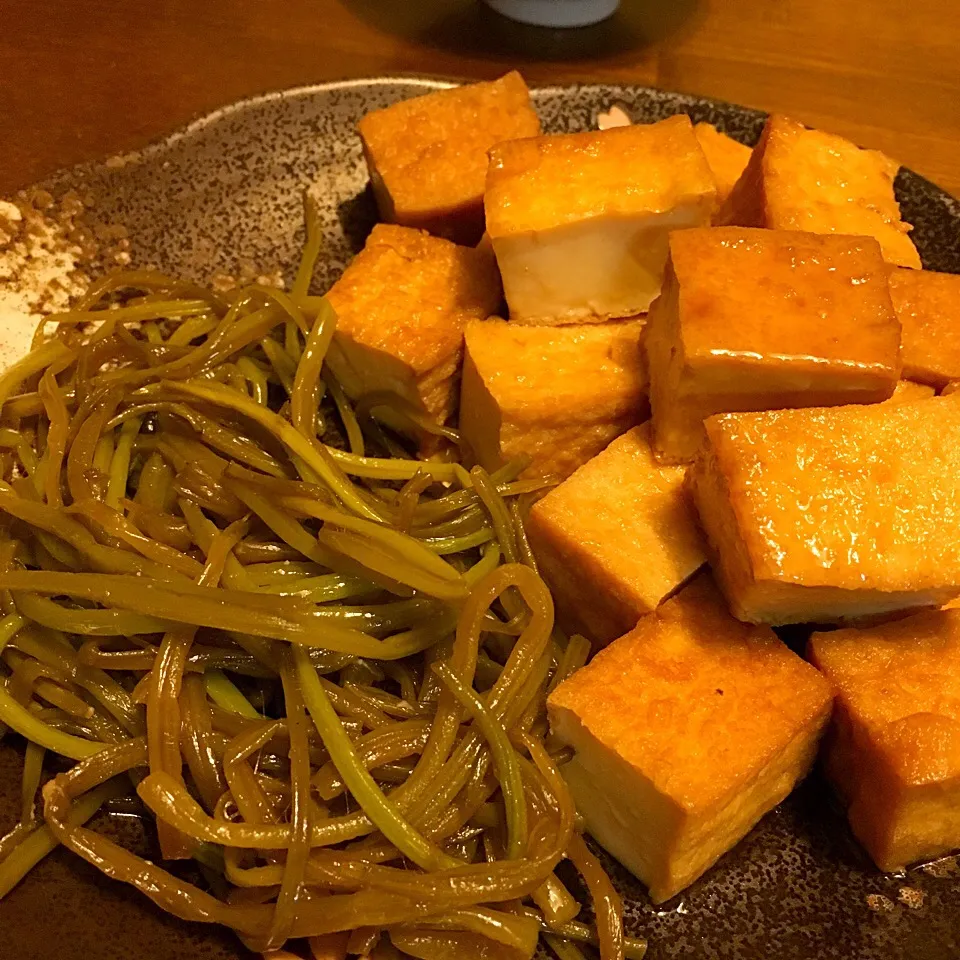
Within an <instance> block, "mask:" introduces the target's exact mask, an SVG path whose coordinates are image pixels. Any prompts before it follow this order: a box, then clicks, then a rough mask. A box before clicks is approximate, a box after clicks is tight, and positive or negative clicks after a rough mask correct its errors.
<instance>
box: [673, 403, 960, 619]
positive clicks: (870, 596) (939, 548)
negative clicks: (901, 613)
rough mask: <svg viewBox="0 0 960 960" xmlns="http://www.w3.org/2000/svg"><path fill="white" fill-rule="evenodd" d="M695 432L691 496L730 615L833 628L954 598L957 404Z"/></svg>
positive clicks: (959, 465) (957, 587)
mask: <svg viewBox="0 0 960 960" xmlns="http://www.w3.org/2000/svg"><path fill="white" fill-rule="evenodd" d="M705 426H706V437H707V442H706V445H705V447H704V449H703V450H701V452H700V454H699V456H698V458H697V461H696V463H695V464H694V466H693V468H692V470H691V472H690V477H691V482H692V486H693V494H694V500H695V502H696V505H697V509H698V511H699V514H700V522H701V524H702V526H703V528H704V530H705V531H706V534H707V538H708V540H709V543H710V547H711V554H712V556H713V557H714V558H715V561H716V562H715V563H714V566H713V569H714V573H715V575H716V576H717V578H718V581H719V583H720V584H721V586H722V588H723V590H724V593H725V594H726V595H727V599H728V600H729V602H730V605H731V610H732V611H733V613H734V614H735V616H737V617H739V618H740V619H741V620H747V621H751V622H754V623H770V624H784V623H838V622H842V621H845V620H856V619H863V618H867V617H875V616H877V615H880V614H886V613H889V612H891V611H896V610H908V609H911V608H915V607H927V606H940V605H942V604H944V603H946V602H947V601H948V600H950V599H951V598H952V597H954V596H956V595H957V594H960V397H933V398H931V399H929V400H919V401H917V402H915V403H899V404H886V403H884V404H872V405H870V406H849V407H831V408H825V407H824V408H815V409H809V410H772V411H768V412H766V413H729V414H723V415H720V416H716V417H711V418H710V419H709V420H707V421H706V424H705Z"/></svg>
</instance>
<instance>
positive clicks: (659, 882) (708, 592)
mask: <svg viewBox="0 0 960 960" xmlns="http://www.w3.org/2000/svg"><path fill="white" fill-rule="evenodd" d="M831 698H832V693H831V690H830V686H829V684H828V683H827V682H826V681H825V680H824V679H823V677H822V676H821V675H820V674H819V673H818V672H817V671H816V670H815V669H814V668H813V667H811V666H810V665H809V664H808V663H806V662H805V661H803V660H802V659H801V658H800V657H798V656H797V655H796V654H795V653H793V652H792V651H791V650H790V649H789V648H788V647H787V646H786V645H785V644H784V643H783V642H782V641H781V640H779V639H778V638H777V636H776V634H775V633H774V632H773V631H772V630H770V629H769V628H767V627H756V626H748V625H746V624H743V623H740V622H739V621H737V620H735V619H734V618H733V617H731V616H730V614H729V613H728V612H727V609H726V606H725V604H724V602H723V599H722V598H721V597H720V596H719V594H718V593H717V591H716V588H715V587H713V585H712V583H711V581H710V579H709V577H705V576H704V577H699V578H697V580H695V581H694V582H693V583H692V584H690V586H688V587H686V588H685V589H684V590H682V591H681V592H680V593H679V594H678V595H677V596H676V597H675V598H674V599H672V600H670V601H668V602H667V603H665V604H664V605H663V606H662V607H661V608H660V610H659V611H657V613H655V614H652V615H651V616H649V617H644V618H643V619H642V620H641V621H640V622H639V623H638V624H637V626H636V628H635V629H634V630H632V631H631V632H630V633H628V634H627V635H626V636H624V637H621V638H620V639H619V640H615V641H614V642H613V643H611V644H610V646H608V647H606V649H604V650H601V651H600V652H599V653H598V654H597V655H596V656H595V657H594V658H593V660H592V661H591V662H590V663H589V664H587V666H586V667H584V668H583V669H581V670H578V671H577V672H576V673H575V674H574V675H573V676H572V677H570V678H569V679H567V680H565V681H564V682H563V683H561V684H560V685H559V686H558V687H557V688H556V690H554V691H553V693H552V694H551V695H550V697H549V699H548V701H547V711H548V714H549V718H550V725H551V728H552V730H553V733H554V734H555V735H556V736H557V737H559V738H560V740H562V741H563V742H565V743H567V744H569V745H570V746H572V747H573V748H574V750H575V751H576V753H575V756H574V758H573V760H571V761H570V762H569V763H568V764H566V765H565V766H564V767H563V773H564V777H565V779H566V780H567V783H568V784H569V785H570V788H571V791H572V792H573V796H574V800H575V801H576V804H577V809H578V810H579V811H580V813H581V815H582V816H583V818H584V821H585V822H586V826H587V829H588V830H589V831H590V833H591V834H592V835H593V836H594V838H595V839H596V840H597V841H598V842H599V843H600V844H601V846H603V847H604V848H605V849H607V850H608V851H609V852H610V853H611V854H613V856H615V857H616V858H617V859H618V860H619V861H620V862H621V863H622V864H623V865H624V866H625V867H627V869H628V870H630V871H631V872H632V873H634V874H635V875H636V876H637V877H639V878H640V879H641V880H642V881H643V882H644V883H645V884H646V885H647V886H648V887H649V889H650V897H651V898H652V899H653V901H654V902H655V903H661V902H662V901H664V900H668V899H669V898H670V897H672V896H674V895H676V894H677V893H679V892H680V891H681V890H683V889H684V888H685V887H687V886H689V885H690V884H691V883H693V881H694V880H696V879H697V878H698V877H699V876H701V875H702V874H703V873H704V872H705V871H706V870H707V869H709V868H710V867H711V866H712V865H713V864H714V863H716V861H717V860H718V859H719V858H720V857H721V856H722V855H723V854H724V853H726V852H727V851H728V850H730V849H731V848H733V847H734V846H735V845H736V844H737V843H738V842H739V841H740V840H741V839H742V838H743V837H744V836H745V835H746V834H747V833H748V832H749V831H750V829H751V828H752V827H753V826H754V825H755V824H756V823H757V821H758V820H760V818H761V817H762V816H763V815H764V814H765V813H767V812H768V811H770V810H772V809H773V808H774V807H775V806H776V805H777V804H778V803H780V802H781V801H782V800H783V799H784V798H785V797H786V796H787V795H788V794H789V793H790V791H791V790H792V789H793V788H794V786H795V785H796V783H797V782H798V781H799V780H801V779H802V778H803V777H804V776H805V775H806V774H807V772H808V770H809V769H810V766H811V764H812V762H813V759H814V755H815V753H816V747H817V741H818V740H819V738H820V735H821V733H822V731H823V728H824V726H825V725H826V722H827V720H828V718H829V714H830V705H831Z"/></svg>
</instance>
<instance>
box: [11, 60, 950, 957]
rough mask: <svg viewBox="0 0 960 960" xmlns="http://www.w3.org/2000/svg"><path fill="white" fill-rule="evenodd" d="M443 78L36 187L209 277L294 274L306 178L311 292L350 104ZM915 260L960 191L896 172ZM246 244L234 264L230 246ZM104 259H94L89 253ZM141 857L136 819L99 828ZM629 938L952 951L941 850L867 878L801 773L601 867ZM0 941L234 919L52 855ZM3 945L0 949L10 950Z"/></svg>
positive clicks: (77, 938)
mask: <svg viewBox="0 0 960 960" xmlns="http://www.w3.org/2000/svg"><path fill="white" fill-rule="evenodd" d="M449 85H450V81H444V80H432V79H425V78H409V77H382V78H375V79H369V80H353V81H347V82H342V83H333V84H325V85H321V86H313V87H302V88H298V89H295V90H287V91H284V92H281V93H275V94H268V95H265V96H260V97H255V98H253V99H249V100H244V101H241V102H240V103H237V104H234V105H232V106H229V107H225V108H223V109H221V110H218V111H216V112H214V113H212V114H210V115H209V116H206V117H204V118H202V119H200V120H197V121H196V122H194V123H192V124H191V125H190V126H189V127H187V128H185V129H184V130H181V131H179V132H177V133H174V134H172V135H171V136H169V137H167V138H166V139H165V140H163V141H161V142H158V143H155V144H153V145H152V146H149V147H147V148H145V149H144V150H141V151H137V152H135V153H131V154H126V155H123V156H119V157H113V158H111V159H110V160H107V161H104V162H103V163H99V164H89V165H85V166H82V167H77V168H75V169H73V170H69V171H66V172H64V173H60V174H57V175H55V176H53V177H51V178H50V179H48V180H46V181H44V182H43V183H41V184H39V185H38V186H40V187H42V188H43V189H45V190H48V191H49V192H51V193H52V194H54V195H55V196H59V195H62V194H63V193H65V192H67V191H69V190H77V191H78V192H79V193H80V194H82V195H84V196H89V198H90V199H91V201H92V203H93V208H94V210H95V211H96V213H97V216H98V218H99V219H101V220H102V221H104V222H107V223H112V224H118V225H121V226H123V227H125V228H126V230H127V233H128V237H129V241H130V247H129V252H130V255H131V258H132V264H133V265H134V266H138V267H145V266H154V267H159V268H161V269H163V270H165V271H167V272H172V273H175V274H181V275H186V276H190V277H193V278H195V279H198V280H210V279H211V278H213V277H215V276H216V275H218V274H226V275H229V276H236V275H238V274H239V273H241V272H244V271H246V272H247V273H250V272H253V274H254V275H256V274H264V275H272V274H276V273H278V272H279V273H280V274H282V275H284V276H285V279H287V280H289V279H290V275H291V269H292V268H293V267H294V266H295V264H296V258H297V255H298V253H299V250H300V247H301V244H302V242H303V229H302V193H303V190H304V188H306V187H311V188H312V189H313V192H314V195H315V196H316V197H317V199H318V200H319V202H320V208H321V213H322V217H323V223H324V226H325V229H326V247H325V251H324V256H323V258H322V260H323V262H322V266H321V267H320V268H319V269H318V271H317V274H316V275H315V277H314V287H315V289H316V290H317V291H318V292H322V291H323V290H324V289H325V288H326V287H327V286H328V285H329V284H330V283H331V282H332V281H333V280H334V279H335V278H336V276H337V275H338V274H339V272H340V270H342V268H343V266H344V265H345V263H346V262H347V261H348V260H349V258H350V256H351V255H352V253H353V252H355V251H356V250H357V249H358V247H359V246H360V245H361V244H362V242H363V238H364V237H365V235H366V233H367V231H368V230H369V229H370V227H371V225H372V224H373V222H374V219H375V213H376V211H375V207H374V203H373V198H372V196H371V194H370V192H369V190H368V189H367V174H366V169H365V167H364V165H363V160H362V156H361V152H360V144H359V142H358V140H357V138H356V136H355V134H354V125H355V123H356V121H357V119H358V118H359V117H360V116H362V114H363V113H365V112H366V111H368V110H371V109H374V108H377V107H382V106H386V105H387V104H389V103H393V102H395V101H397V100H400V99H404V98H406V97H411V96H415V95H417V94H421V93H426V92H428V91H430V90H435V89H440V88H442V87H446V86H449ZM533 96H534V100H535V103H536V106H537V109H538V110H539V112H540V114H541V117H542V119H543V122H544V126H545V128H546V129H547V130H548V131H552V132H563V131H576V130H582V129H587V128H589V127H591V126H594V125H595V120H596V114H597V113H598V111H599V110H601V109H605V108H607V107H609V106H610V105H611V104H613V103H619V104H621V105H623V106H624V107H625V108H626V109H627V111H628V112H629V113H630V114H631V115H632V116H633V118H634V119H635V120H638V121H654V120H659V119H662V118H664V117H666V116H669V115H671V114H675V113H679V112H682V113H687V114H689V115H690V116H691V118H692V119H693V120H694V121H695V122H696V121H701V120H706V121H710V122H712V123H715V124H717V125H718V126H719V127H720V128H721V129H722V130H725V131H726V132H727V133H729V134H731V135H732V136H734V137H736V138H737V139H739V140H742V141H743V142H745V143H753V142H755V140H756V138H757V136H758V135H759V132H760V128H761V126H762V124H763V114H761V113H760V112H758V111H755V110H748V109H746V108H743V107H737V106H733V105H731V104H727V103H721V102H719V101H715V100H708V99H705V98H702V97H694V96H687V95H683V94H675V93H666V92H664V91H660V90H652V89H648V88H644V87H634V86H602V85H592V86H576V87H546V88H542V89H539V90H536V91H535V92H534V94H533ZM896 188H897V196H898V199H899V200H900V203H901V206H902V210H903V214H904V217H905V219H906V220H907V221H909V222H910V223H912V224H914V228H915V229H914V233H913V237H914V239H915V241H916V244H917V247H918V249H919V250H920V254H921V256H922V258H923V262H924V266H925V267H927V268H928V269H934V270H946V271H952V272H957V273H960V202H958V201H957V200H955V199H953V198H951V197H949V196H948V195H947V194H945V193H943V192H942V191H941V190H939V189H938V188H937V187H936V186H935V185H934V184H932V183H930V182H929V181H927V180H924V179H923V178H922V177H920V176H918V175H917V174H915V173H912V172H910V171H907V170H904V171H901V173H900V175H899V176H898V178H897V182H896ZM241 258H242V259H241ZM99 267H100V268H102V267H103V264H102V263H101V264H99ZM8 741H9V738H7V740H4V741H2V742H0V830H6V829H8V828H9V826H11V825H12V823H13V821H14V819H15V817H16V815H17V814H16V811H17V810H18V808H19V781H20V762H21V761H20V753H19V750H18V746H17V744H16V743H11V742H8ZM108 828H109V829H110V830H112V831H115V832H119V833H120V834H121V835H122V836H123V838H124V839H125V841H126V842H128V843H129V844H131V845H132V846H135V847H137V848H139V850H140V851H141V852H144V853H147V852H149V851H150V850H151V849H152V841H151V837H150V836H149V835H147V834H145V833H144V830H143V828H142V826H141V825H140V823H139V821H138V820H137V819H136V818H135V817H126V818H117V817H114V818H113V819H112V822H111V823H110V824H109V825H108ZM606 863H607V866H608V868H609V869H610V872H611V875H612V876H613V878H614V880H615V882H616V884H617V886H618V887H619V889H620V891H621V892H622V894H623V897H624V901H625V906H626V924H627V928H628V931H629V932H630V933H631V934H634V935H638V936H646V937H647V938H649V940H650V944H651V946H650V952H649V957H650V958H651V960H660V958H668V957H684V958H686V957H698V958H704V960H713V958H718V960H719V958H737V960H753V958H756V960H760V958H763V960H767V958H770V957H772V956H776V957H777V958H778V960H787V958H797V960H813V958H816V960H834V958H836V960H947V958H949V957H954V958H955V957H957V956H958V955H960V868H958V866H957V862H956V859H955V858H954V859H949V860H946V861H942V862H941V863H940V864H937V865H932V866H930V867H927V868H919V869H915V870H911V871H909V873H907V874H905V875H899V876H885V875H883V874H880V873H878V872H877V871H876V870H875V869H874V868H873V867H872V866H871V864H870V862H869V861H868V860H867V858H866V856H865V855H864V854H863V853H862V851H861V850H860V849H859V848H858V847H857V845H856V844H855V843H854V841H853V840H852V838H851V837H850V834H849V832H848V830H847V828H846V825H845V822H844V820H843V816H842V813H841V812H840V811H839V810H838V809H837V808H836V806H835V805H834V803H833V801H832V799H831V795H830V793H829V791H828V790H827V788H826V787H825V786H824V785H823V784H822V783H821V782H820V780H819V779H818V777H817V776H816V775H814V776H813V777H811V778H810V780H808V781H807V782H806V783H805V784H804V785H803V786H802V787H801V788H800V789H799V790H798V791H796V792H795V793H794V795H793V796H792V797H790V798H789V799H788V800H787V801H786V802H785V803H783V804H782V805H781V806H780V807H779V808H777V809H776V810H775V811H773V812H772V813H770V814H769V815H768V816H767V817H765V818H764V819H763V821H762V822H761V823H760V824H759V825H758V826H757V827H756V828H755V829H754V830H753V831H752V832H751V833H750V834H749V836H748V837H746V838H745V839H744V840H743V841H742V842H741V843H740V844H739V845H738V846H737V847H736V848H735V849H734V850H732V851H731V852H730V853H728V854H727V855H726V856H725V857H723V858H722V860H721V861H720V862H719V863H718V864H717V865H716V866H715V867H714V868H713V869H712V870H710V871H709V872H708V873H707V875H706V876H705V877H704V878H702V879H701V880H700V881H698V882H697V883H696V884H694V885H693V886H692V887H691V888H690V889H689V890H687V891H686V892H685V893H684V894H682V895H681V896H680V897H679V898H676V899H675V900H673V901H670V902H668V903H666V904H663V905H661V906H659V907H654V906H652V905H651V904H650V902H649V900H648V899H647V897H646V894H645V893H644V890H643V888H642V886H641V885H640V884H639V883H638V882H637V881H636V880H634V879H633V878H632V877H631V876H630V875H629V874H628V873H627V872H626V871H625V870H623V869H622V868H620V867H619V866H618V865H617V864H616V863H615V862H613V861H611V860H609V858H607V859H606ZM0 932H2V938H3V939H2V944H3V946H2V949H0V954H2V955H4V956H11V957H13V956H15V957H16V958H17V960H52V958H54V957H56V958H57V960H129V958H130V957H133V956H136V957H139V958H142V960H174V958H183V957H192V958H197V960H238V958H243V957H249V956H251V955H250V954H247V953H246V952H245V951H243V950H242V948H241V947H240V946H239V944H238V942H237V941H236V940H235V939H234V937H233V936H232V934H230V933H229V932H226V931H220V930H215V929H211V928H207V927H203V926H200V925H192V924H184V923H180V922H179V921H176V920H173V919H171V918H168V917H165V916H163V915H161V913H160V912H159V910H157V909H155V908H154V907H153V905H152V904H151V903H149V902H148V901H147V900H145V899H144V898H142V897H141V896H140V894H138V893H137V892H136V891H134V890H133V889H132V888H129V887H126V886H124V885H122V884H117V883H113V882H112V881H109V880H107V879H105V878H103V877H102V876H100V875H99V874H98V873H97V872H96V871H95V870H93V868H91V867H89V866H87V865H86V864H85V863H83V862H81V861H80V860H79V859H77V858H74V857H72V856H70V855H67V854H66V853H64V852H63V851H59V852H58V853H55V854H54V855H53V856H51V857H50V858H48V860H47V861H45V862H44V863H43V864H41V866H40V867H39V868H38V869H37V870H36V871H35V872H34V873H33V874H32V875H31V876H30V877H28V878H27V880H26V881H25V882H24V883H23V884H21V885H20V887H18V888H17V889H16V890H15V891H13V893H11V894H10V895H9V896H8V897H7V898H6V899H5V900H3V901H0ZM11 951H13V952H11Z"/></svg>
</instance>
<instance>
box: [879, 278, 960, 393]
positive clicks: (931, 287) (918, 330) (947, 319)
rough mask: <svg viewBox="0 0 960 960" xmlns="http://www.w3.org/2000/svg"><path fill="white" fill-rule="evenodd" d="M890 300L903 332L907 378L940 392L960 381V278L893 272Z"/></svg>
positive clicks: (904, 372) (904, 369) (904, 370)
mask: <svg viewBox="0 0 960 960" xmlns="http://www.w3.org/2000/svg"><path fill="white" fill-rule="evenodd" d="M890 298H891V300H892V301H893V308H894V310H896V312H897V317H898V318H899V320H900V326H901V327H902V328H903V375H904V376H905V377H909V378H910V379H911V380H918V381H920V382H921V383H929V384H930V386H932V387H936V388H937V389H940V388H942V387H944V386H946V384H947V383H948V382H949V381H951V380H956V379H960V274H955V273H936V272H935V271H933V270H906V269H902V268H898V269H895V270H892V271H891V272H890Z"/></svg>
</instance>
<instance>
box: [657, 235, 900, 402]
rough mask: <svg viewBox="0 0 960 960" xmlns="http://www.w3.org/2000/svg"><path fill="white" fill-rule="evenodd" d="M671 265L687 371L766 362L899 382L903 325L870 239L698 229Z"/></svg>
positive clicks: (680, 240) (674, 252)
mask: <svg viewBox="0 0 960 960" xmlns="http://www.w3.org/2000/svg"><path fill="white" fill-rule="evenodd" d="M670 260H671V263H672V265H673V274H674V277H675V278H676V282H677V284H678V286H679V288H680V302H679V308H680V331H681V336H682V338H683V349H684V355H685V356H686V358H687V359H688V361H689V362H692V361H693V360H694V359H695V358H696V359H698V360H701V361H702V362H704V363H711V362H712V363H715V364H717V365H723V364H724V363H725V362H727V360H728V359H731V358H735V359H736V360H737V361H738V362H740V363H743V362H751V361H753V360H754V357H755V355H758V354H759V355H760V357H761V358H763V359H767V358H770V359H773V360H775V361H776V362H778V363H787V362H790V363H798V364H804V365H809V366H810V367H811V368H812V369H816V368H817V367H820V366H822V365H823V364H824V363H830V362H836V363H838V364H843V365H844V366H848V367H854V368H857V369H859V370H862V371H864V372H867V371H870V370H875V371H877V372H878V373H879V374H880V376H881V378H882V379H883V380H884V382H887V381H893V380H895V379H896V377H895V374H896V371H897V370H898V360H897V356H898V353H899V350H900V325H899V323H898V322H897V318H896V315H895V314H894V311H893V305H892V303H891V302H890V293H889V288H888V283H887V267H886V264H885V263H884V261H883V257H882V256H881V254H880V247H879V245H878V244H877V242H876V241H875V240H873V239H872V238H870V237H846V236H823V235H818V234H814V233H798V232H795V231H781V230H758V229H749V228H743V227H713V228H709V227H708V228H700V229H697V228H693V229H690V230H678V231H676V232H675V233H673V234H672V235H671V237H670ZM760 362H763V360H761V361H760ZM892 389H893V382H890V390H892ZM888 395H889V394H888Z"/></svg>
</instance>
